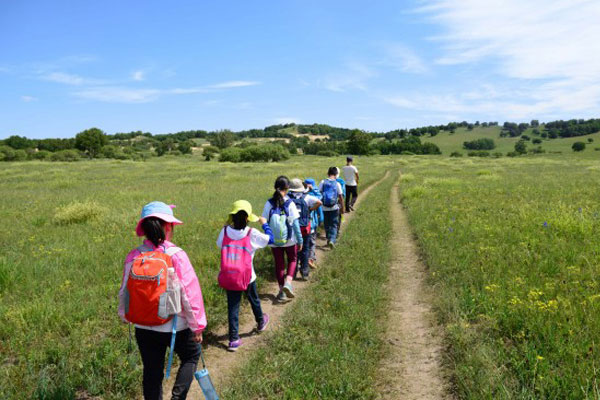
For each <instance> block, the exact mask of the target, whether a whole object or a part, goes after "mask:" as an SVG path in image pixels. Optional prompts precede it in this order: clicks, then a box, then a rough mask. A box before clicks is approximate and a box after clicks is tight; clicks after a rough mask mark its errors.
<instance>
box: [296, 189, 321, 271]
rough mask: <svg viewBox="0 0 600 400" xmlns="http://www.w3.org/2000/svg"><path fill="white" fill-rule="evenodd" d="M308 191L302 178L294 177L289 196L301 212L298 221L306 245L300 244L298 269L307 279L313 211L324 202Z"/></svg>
mask: <svg viewBox="0 0 600 400" xmlns="http://www.w3.org/2000/svg"><path fill="white" fill-rule="evenodd" d="M307 192H308V190H307V189H306V188H305V187H304V185H303V183H302V180H300V179H297V178H296V179H292V181H291V182H290V192H289V193H290V194H289V196H290V198H291V199H292V201H293V202H294V204H295V205H296V208H297V209H298V212H299V213H300V218H298V222H299V225H300V233H301V235H302V242H303V243H304V246H300V245H299V246H298V258H299V263H300V268H296V270H298V269H300V273H301V275H302V280H307V279H308V275H309V265H308V256H309V241H310V235H311V225H312V221H311V213H312V212H313V211H316V210H317V209H318V208H319V207H321V204H323V203H321V200H319V199H317V198H316V197H314V196H311V195H309V194H308V193H307ZM294 275H296V274H294Z"/></svg>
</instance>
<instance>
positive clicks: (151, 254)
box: [125, 246, 181, 326]
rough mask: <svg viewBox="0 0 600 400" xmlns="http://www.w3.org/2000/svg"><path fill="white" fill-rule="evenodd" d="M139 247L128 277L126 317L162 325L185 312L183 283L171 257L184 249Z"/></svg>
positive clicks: (135, 322) (148, 323)
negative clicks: (182, 302)
mask: <svg viewBox="0 0 600 400" xmlns="http://www.w3.org/2000/svg"><path fill="white" fill-rule="evenodd" d="M138 250H139V251H140V254H139V255H138V256H137V257H135V258H134V259H133V261H132V265H131V270H130V271H129V277H128V279H127V287H126V290H125V318H126V319H127V321H129V322H131V323H134V324H139V325H147V326H155V325H162V324H164V323H166V322H168V321H170V320H171V319H172V318H173V315H175V314H177V313H179V312H181V294H180V284H179V280H178V279H177V275H176V274H175V269H174V268H173V261H172V259H171V257H172V256H173V255H174V254H175V253H177V252H178V251H180V250H181V249H180V248H179V247H169V248H168V249H166V251H165V252H164V253H163V252H162V251H159V250H152V249H150V248H148V247H147V246H141V247H139V248H138Z"/></svg>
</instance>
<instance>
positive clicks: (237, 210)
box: [217, 200, 273, 351]
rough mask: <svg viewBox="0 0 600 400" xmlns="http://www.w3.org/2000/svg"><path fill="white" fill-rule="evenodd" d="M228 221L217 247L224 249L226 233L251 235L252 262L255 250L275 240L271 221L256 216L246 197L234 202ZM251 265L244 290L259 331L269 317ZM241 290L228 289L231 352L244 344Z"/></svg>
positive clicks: (236, 236)
mask: <svg viewBox="0 0 600 400" xmlns="http://www.w3.org/2000/svg"><path fill="white" fill-rule="evenodd" d="M248 221H250V222H260V224H261V226H262V228H263V231H264V232H265V233H262V232H260V231H259V230H258V229H253V228H250V227H249V226H248ZM228 223H229V224H228V225H226V226H225V227H223V229H221V232H220V233H219V237H218V239H217V247H218V248H219V249H222V248H223V240H224V239H225V238H226V236H225V235H227V238H229V239H231V240H234V241H240V240H243V239H244V238H245V237H246V236H248V239H246V240H247V241H248V242H249V243H248V244H249V248H248V249H246V250H248V251H249V252H250V254H251V261H252V260H254V253H255V252H256V250H258V249H262V248H264V247H267V245H268V244H269V243H271V242H272V241H273V232H271V228H270V227H269V224H267V220H266V219H265V218H263V217H257V216H256V215H254V214H253V213H252V205H251V204H250V203H249V202H247V201H246V200H238V201H236V202H235V203H233V208H232V210H231V212H230V213H229V220H228ZM225 245H227V243H225ZM251 268H252V275H251V277H250V283H249V284H248V288H247V289H246V291H245V293H246V297H247V298H248V301H249V302H250V305H251V307H252V312H253V313H254V319H255V320H256V324H257V330H258V332H262V331H264V330H265V329H266V328H267V325H268V324H269V316H268V315H267V314H266V313H263V311H262V308H261V306H260V299H259V297H258V290H257V288H256V272H255V271H254V265H253V263H252V265H251ZM242 293H244V292H243V291H238V290H227V313H228V320H229V347H228V350H229V351H237V349H238V348H239V347H240V346H241V345H242V340H241V339H240V336H239V334H238V326H239V310H240V302H241V300H242Z"/></svg>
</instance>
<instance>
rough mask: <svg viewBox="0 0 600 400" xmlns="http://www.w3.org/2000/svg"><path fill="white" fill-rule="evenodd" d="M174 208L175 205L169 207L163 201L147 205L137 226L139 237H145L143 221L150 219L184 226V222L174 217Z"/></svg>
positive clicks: (136, 230)
mask: <svg viewBox="0 0 600 400" xmlns="http://www.w3.org/2000/svg"><path fill="white" fill-rule="evenodd" d="M174 208H175V206H174V205H172V204H171V205H167V204H165V203H163V202H162V201H153V202H151V203H148V204H146V205H145V206H144V207H143V208H142V214H141V215H140V220H139V221H138V223H137V226H136V228H135V233H137V235H138V236H144V230H143V229H142V221H143V220H145V219H146V218H150V217H155V218H158V219H160V220H163V221H165V222H167V223H170V224H173V225H181V224H183V222H181V221H180V220H178V219H177V218H175V216H174V215H173V209H174Z"/></svg>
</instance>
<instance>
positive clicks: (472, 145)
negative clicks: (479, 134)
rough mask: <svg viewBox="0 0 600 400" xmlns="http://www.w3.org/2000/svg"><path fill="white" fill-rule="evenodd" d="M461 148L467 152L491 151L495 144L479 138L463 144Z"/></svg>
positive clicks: (490, 140) (491, 140) (487, 139)
mask: <svg viewBox="0 0 600 400" xmlns="http://www.w3.org/2000/svg"><path fill="white" fill-rule="evenodd" d="M463 147H464V148H465V149H468V150H493V149H495V148H496V144H495V143H494V140H493V139H489V138H481V139H476V140H471V141H470V142H464V143H463Z"/></svg>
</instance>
